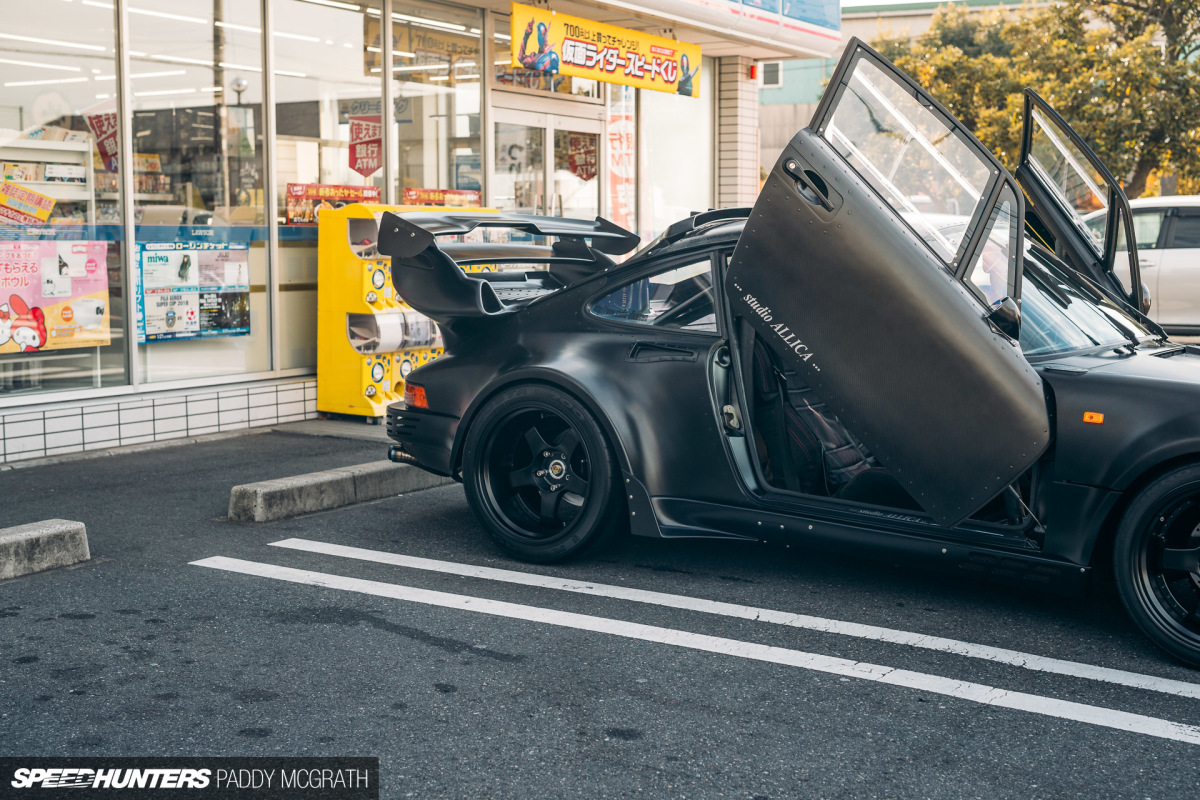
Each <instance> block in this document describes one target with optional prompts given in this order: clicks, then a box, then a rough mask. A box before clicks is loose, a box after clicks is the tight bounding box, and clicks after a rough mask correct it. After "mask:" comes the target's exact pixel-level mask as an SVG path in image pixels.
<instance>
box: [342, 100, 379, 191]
mask: <svg viewBox="0 0 1200 800" xmlns="http://www.w3.org/2000/svg"><path fill="white" fill-rule="evenodd" d="M382 157H383V123H382V122H380V117H379V115H377V114H376V115H372V116H365V117H350V169H352V170H354V171H355V172H357V173H358V174H359V175H362V176H363V177H364V178H367V177H370V176H371V175H373V174H375V173H376V172H378V171H379V168H380V167H381V166H382Z"/></svg>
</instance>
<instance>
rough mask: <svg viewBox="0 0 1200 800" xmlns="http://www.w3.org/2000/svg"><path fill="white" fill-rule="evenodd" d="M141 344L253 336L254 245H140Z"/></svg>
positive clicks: (137, 246) (137, 280) (184, 243)
mask: <svg viewBox="0 0 1200 800" xmlns="http://www.w3.org/2000/svg"><path fill="white" fill-rule="evenodd" d="M135 247H136V248H137V263H138V269H137V274H136V276H135V277H136V284H137V285H136V287H135V289H136V295H135V296H136V300H137V340H138V343H139V344H141V343H145V342H155V341H163V340H168V339H200V338H209V337H214V336H245V335H248V334H249V333H250V245H249V244H248V243H246V242H138V243H137V244H136V245H135Z"/></svg>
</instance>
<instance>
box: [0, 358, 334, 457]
mask: <svg viewBox="0 0 1200 800" xmlns="http://www.w3.org/2000/svg"><path fill="white" fill-rule="evenodd" d="M316 416H317V382H316V381H315V380H313V379H311V378H308V379H299V380H283V381H272V382H263V383H251V384H246V385H243V386H238V387H236V388H207V389H191V390H185V391H174V392H161V393H150V394H140V395H137V396H136V397H132V398H129V399H111V400H95V401H86V402H80V403H78V404H72V405H67V404H63V403H53V404H46V405H45V406H44V407H42V408H38V407H36V406H35V407H31V408H21V409H10V410H2V409H0V463H3V462H11V461H18V460H21V459H27V458H42V457H45V456H58V455H64V454H67V453H78V452H82V451H84V450H100V449H104V448H107V447H119V446H123V445H130V444H144V443H146V442H159V441H163V440H166V439H178V438H183V437H186V436H200V435H203V434H206V433H219V432H223V431H234V430H239V429H242V428H253V427H258V426H261V425H275V424H278V423H283V422H299V421H300V420H305V419H313V418H315V417H316Z"/></svg>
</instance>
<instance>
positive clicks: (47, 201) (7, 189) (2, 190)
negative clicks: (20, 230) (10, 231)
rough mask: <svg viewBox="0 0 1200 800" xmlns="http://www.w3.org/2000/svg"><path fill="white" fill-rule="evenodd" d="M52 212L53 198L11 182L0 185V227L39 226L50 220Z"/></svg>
mask: <svg viewBox="0 0 1200 800" xmlns="http://www.w3.org/2000/svg"><path fill="white" fill-rule="evenodd" d="M53 210H54V198H53V197H47V196H46V195H44V194H39V193H38V192H35V191H33V190H32V189H26V188H25V187H24V186H22V185H20V184H19V183H13V182H12V181H4V182H3V183H0V225H13V224H16V225H32V226H35V227H36V226H40V225H41V224H42V223H44V222H45V221H46V220H48V219H50V212H51V211H53Z"/></svg>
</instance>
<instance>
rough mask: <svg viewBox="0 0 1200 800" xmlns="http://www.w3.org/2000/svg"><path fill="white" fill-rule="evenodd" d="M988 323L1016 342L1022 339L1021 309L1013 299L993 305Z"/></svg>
mask: <svg viewBox="0 0 1200 800" xmlns="http://www.w3.org/2000/svg"><path fill="white" fill-rule="evenodd" d="M987 321H988V322H990V323H991V324H992V327H993V328H995V329H996V330H998V331H1000V333H1002V334H1004V335H1005V336H1007V337H1008V338H1009V339H1012V340H1013V341H1014V342H1015V341H1018V340H1019V339H1020V338H1021V307H1020V306H1019V305H1017V301H1016V300H1013V299H1012V298H1011V297H1005V298H1004V299H1003V300H997V301H996V302H995V303H993V304H992V310H991V311H989V312H988V315H987Z"/></svg>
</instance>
